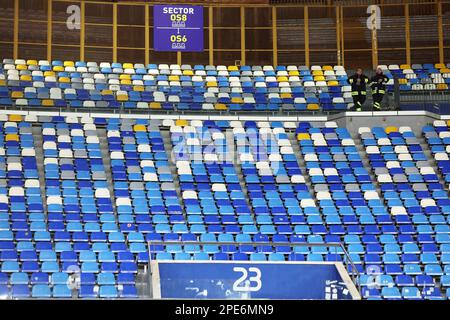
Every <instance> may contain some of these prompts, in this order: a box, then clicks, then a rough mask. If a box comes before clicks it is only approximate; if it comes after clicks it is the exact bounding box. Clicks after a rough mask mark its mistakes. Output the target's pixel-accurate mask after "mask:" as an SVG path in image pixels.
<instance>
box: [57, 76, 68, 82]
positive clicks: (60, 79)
mask: <svg viewBox="0 0 450 320" xmlns="http://www.w3.org/2000/svg"><path fill="white" fill-rule="evenodd" d="M58 80H59V82H63V83H69V82H70V78H68V77H61V78H59V79H58Z"/></svg>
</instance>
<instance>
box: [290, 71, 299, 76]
mask: <svg viewBox="0 0 450 320" xmlns="http://www.w3.org/2000/svg"><path fill="white" fill-rule="evenodd" d="M289 75H290V76H298V75H300V72H298V70H291V71H289Z"/></svg>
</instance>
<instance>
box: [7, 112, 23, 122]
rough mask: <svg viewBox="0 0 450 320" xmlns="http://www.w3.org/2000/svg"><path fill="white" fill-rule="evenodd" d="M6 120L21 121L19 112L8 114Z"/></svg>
mask: <svg viewBox="0 0 450 320" xmlns="http://www.w3.org/2000/svg"><path fill="white" fill-rule="evenodd" d="M8 121H12V122H20V121H22V116H21V115H20V114H10V115H9V117H8Z"/></svg>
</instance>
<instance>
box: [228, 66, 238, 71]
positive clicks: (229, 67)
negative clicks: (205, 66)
mask: <svg viewBox="0 0 450 320" xmlns="http://www.w3.org/2000/svg"><path fill="white" fill-rule="evenodd" d="M228 71H239V69H238V67H237V66H228Z"/></svg>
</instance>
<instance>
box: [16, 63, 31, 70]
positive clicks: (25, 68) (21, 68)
mask: <svg viewBox="0 0 450 320" xmlns="http://www.w3.org/2000/svg"><path fill="white" fill-rule="evenodd" d="M27 69H28V67H27V66H26V65H25V64H18V65H17V66H16V70H27Z"/></svg>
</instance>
